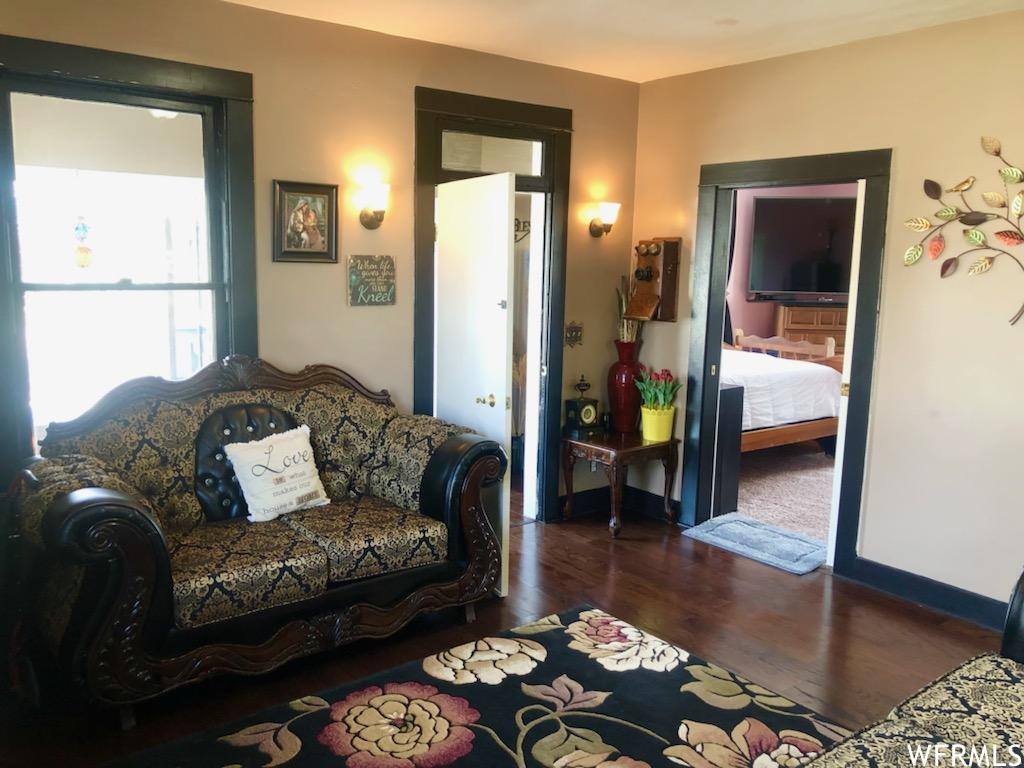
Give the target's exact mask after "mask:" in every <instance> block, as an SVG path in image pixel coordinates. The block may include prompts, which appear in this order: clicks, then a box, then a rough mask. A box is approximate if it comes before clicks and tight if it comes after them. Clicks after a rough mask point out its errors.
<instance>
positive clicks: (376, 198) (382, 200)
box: [359, 184, 391, 229]
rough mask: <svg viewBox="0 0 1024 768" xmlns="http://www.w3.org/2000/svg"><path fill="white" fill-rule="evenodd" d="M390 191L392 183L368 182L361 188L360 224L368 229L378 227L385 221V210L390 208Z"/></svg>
mask: <svg viewBox="0 0 1024 768" xmlns="http://www.w3.org/2000/svg"><path fill="white" fill-rule="evenodd" d="M390 192H391V185H390V184H368V185H366V186H364V187H363V188H362V189H361V190H360V192H359V197H360V202H361V210H360V211H359V223H360V224H362V225H363V226H364V227H366V228H367V229H377V227H379V226H380V225H381V222H383V221H384V212H385V211H387V209H388V195H389V193H390Z"/></svg>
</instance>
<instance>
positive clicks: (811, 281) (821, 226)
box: [748, 197, 857, 303]
mask: <svg viewBox="0 0 1024 768" xmlns="http://www.w3.org/2000/svg"><path fill="white" fill-rule="evenodd" d="M856 207H857V201H856V199H854V198H850V197H816V198H811V197H756V198H754V225H753V247H752V248H751V251H750V290H749V295H748V299H750V300H752V301H779V300H781V301H787V300H788V301H809V302H810V301H834V302H836V303H846V302H847V301H848V300H849V295H850V264H851V261H852V258H853V228H854V216H855V213H856Z"/></svg>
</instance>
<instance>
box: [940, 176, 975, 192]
mask: <svg viewBox="0 0 1024 768" xmlns="http://www.w3.org/2000/svg"><path fill="white" fill-rule="evenodd" d="M977 180H978V178H977V177H976V176H968V177H967V178H966V179H964V180H963V181H961V182H960V183H959V184H956V185H954V186H952V187H950V188H949V189H947V190H946V191H947V192H966V191H967V190H968V189H970V188H971V187H973V186H974V182H976V181H977Z"/></svg>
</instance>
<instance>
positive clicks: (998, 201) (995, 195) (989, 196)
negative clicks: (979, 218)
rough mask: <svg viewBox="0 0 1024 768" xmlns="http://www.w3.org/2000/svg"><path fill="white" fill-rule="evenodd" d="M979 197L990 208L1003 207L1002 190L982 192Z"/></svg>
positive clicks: (1004, 201)
mask: <svg viewBox="0 0 1024 768" xmlns="http://www.w3.org/2000/svg"><path fill="white" fill-rule="evenodd" d="M981 199H982V200H984V201H985V205H987V206H989V207H991V208H1005V207H1006V197H1005V196H1004V195H1003V193H1002V192H982V193H981Z"/></svg>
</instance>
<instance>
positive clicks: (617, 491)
mask: <svg viewBox="0 0 1024 768" xmlns="http://www.w3.org/2000/svg"><path fill="white" fill-rule="evenodd" d="M577 460H583V461H596V462H597V463H598V464H600V465H601V466H602V467H603V468H604V471H605V474H606V475H607V476H608V485H609V486H610V488H611V496H612V503H611V520H610V521H609V523H608V528H609V529H610V530H611V534H612V536H618V535H619V529H620V528H621V527H622V523H621V519H620V516H621V512H622V490H623V488H625V485H626V468H627V467H628V466H629V465H630V464H639V463H641V462H644V461H660V462H661V464H662V466H663V467H664V468H665V518H666V520H667V521H668V522H670V523H674V522H675V517H676V516H675V513H674V512H673V511H672V480H673V478H674V477H675V474H676V465H677V464H678V463H679V440H678V439H677V438H673V439H671V440H667V441H665V442H661V443H645V442H644V441H643V438H642V437H641V436H640V433H639V432H630V433H625V434H623V433H617V432H612V433H609V434H605V435H599V436H597V437H594V438H591V439H589V440H583V439H579V440H577V439H575V438H570V437H565V438H562V473H563V474H564V476H565V510H564V512H563V514H564V515H565V519H566V520H568V519H569V518H570V517H571V516H572V472H573V467H575V466H576V461H577Z"/></svg>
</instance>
